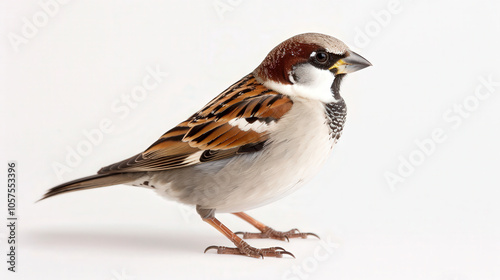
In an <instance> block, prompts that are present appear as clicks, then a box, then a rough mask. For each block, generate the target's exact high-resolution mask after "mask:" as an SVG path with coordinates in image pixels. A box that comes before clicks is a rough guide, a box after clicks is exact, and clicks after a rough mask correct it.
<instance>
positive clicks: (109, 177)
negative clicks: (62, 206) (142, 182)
mask: <svg viewBox="0 0 500 280" xmlns="http://www.w3.org/2000/svg"><path fill="white" fill-rule="evenodd" d="M143 175H144V173H142V172H137V173H115V174H97V175H92V176H87V177H83V178H80V179H76V180H73V181H70V182H66V183H64V184H60V185H58V186H55V187H53V188H51V189H50V190H48V191H47V193H46V194H45V195H44V196H43V197H42V198H41V199H40V200H44V199H46V198H49V197H51V196H55V195H58V194H62V193H67V192H73V191H80V190H89V189H94V188H101V187H108V186H113V185H119V184H126V183H130V182H133V181H135V180H137V179H139V178H140V177H142V176H143ZM40 200H39V201H40Z"/></svg>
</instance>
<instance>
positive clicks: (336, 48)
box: [254, 33, 371, 103]
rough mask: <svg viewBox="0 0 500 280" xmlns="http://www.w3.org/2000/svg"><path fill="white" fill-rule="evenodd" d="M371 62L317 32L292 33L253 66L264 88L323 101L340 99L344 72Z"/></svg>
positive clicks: (352, 70) (365, 65)
mask: <svg viewBox="0 0 500 280" xmlns="http://www.w3.org/2000/svg"><path fill="white" fill-rule="evenodd" d="M368 66H371V63H370V62H368V60H366V59H365V58H363V57H362V56H360V55H358V54H357V53H355V52H353V51H351V50H350V49H349V48H348V47H347V46H346V44H344V43H343V42H342V41H340V40H338V39H336V38H334V37H331V36H328V35H324V34H319V33H305V34H300V35H296V36H294V37H292V38H290V39H288V40H286V41H284V42H282V43H281V44H279V45H278V46H276V47H275V48H274V49H273V50H271V52H270V53H269V54H268V55H267V57H266V58H265V59H264V61H262V63H261V64H260V65H259V67H257V69H255V71H254V75H255V76H256V77H257V78H258V79H260V81H261V82H262V83H263V84H264V85H265V86H266V87H268V88H270V89H272V90H275V91H278V92H280V93H283V94H287V95H289V96H292V97H302V98H308V99H316V100H320V101H322V102H325V103H330V102H335V101H338V100H340V94H339V86H340V82H341V80H342V78H343V77H344V76H345V74H348V73H352V72H355V71H358V70H361V69H363V68H365V67H368Z"/></svg>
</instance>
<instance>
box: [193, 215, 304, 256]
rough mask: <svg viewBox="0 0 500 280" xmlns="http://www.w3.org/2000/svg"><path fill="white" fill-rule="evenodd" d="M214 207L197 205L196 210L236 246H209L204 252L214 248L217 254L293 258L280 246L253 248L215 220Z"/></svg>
mask: <svg viewBox="0 0 500 280" xmlns="http://www.w3.org/2000/svg"><path fill="white" fill-rule="evenodd" d="M214 210H215V209H201V208H200V207H199V206H197V207H196V211H197V212H198V213H199V214H200V216H201V218H202V219H203V221H205V222H207V223H209V224H210V225H212V226H213V227H214V228H216V229H217V230H218V231H220V232H221V233H222V234H224V235H225V236H226V237H227V238H228V239H229V240H231V242H233V243H234V245H236V248H230V247H224V246H209V247H207V248H206V249H205V253H206V252H207V251H208V250H210V249H216V250H217V254H230V255H244V256H249V257H253V258H264V257H276V258H281V257H283V255H290V256H292V257H294V258H295V256H294V255H293V254H292V253H290V252H288V251H286V250H285V249H283V248H281V247H270V248H262V249H259V248H254V247H252V246H250V245H248V243H246V242H245V241H243V239H241V238H240V237H238V236H237V235H236V234H234V233H233V232H232V231H231V230H230V229H229V228H227V227H226V226H225V225H224V224H222V223H221V222H220V221H219V220H217V219H216V218H215V216H214V212H215V211H214Z"/></svg>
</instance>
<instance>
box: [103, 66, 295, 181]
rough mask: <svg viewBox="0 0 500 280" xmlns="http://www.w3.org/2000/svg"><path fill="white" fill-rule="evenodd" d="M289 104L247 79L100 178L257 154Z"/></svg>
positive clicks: (110, 166) (240, 81) (107, 167)
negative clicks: (110, 174) (252, 153)
mask: <svg viewBox="0 0 500 280" xmlns="http://www.w3.org/2000/svg"><path fill="white" fill-rule="evenodd" d="M292 104H293V102H292V100H291V99H290V98H288V97H287V96H285V95H282V94H279V93H277V92H275V91H272V90H270V89H268V88H266V87H265V86H263V85H262V84H261V83H259V82H258V81H257V80H256V79H255V77H254V76H253V75H252V74H249V75H247V76H245V77H244V78H243V79H241V80H239V81H238V82H236V83H235V84H233V85H232V86H230V87H229V88H228V89H226V90H225V91H224V92H222V93H221V94H220V95H219V96H217V97H216V98H214V99H213V100H212V101H210V102H209V103H208V104H207V105H205V107H203V108H202V109H201V110H200V111H198V112H197V113H196V114H194V115H193V116H191V117H190V118H189V119H187V120H186V121H184V122H182V123H180V124H179V125H177V126H176V127H174V128H172V129H171V130H169V131H167V132H166V133H165V134H163V135H162V137H160V139H158V141H156V142H155V143H153V145H151V146H150V147H149V148H148V149H147V150H146V151H144V152H142V153H140V154H138V155H135V156H133V157H131V158H129V159H126V160H123V161H120V162H117V163H115V164H112V165H109V166H106V167H103V168H101V170H99V172H98V173H99V174H109V173H122V172H142V171H161V170H168V169H173V168H179V167H185V166H190V165H195V164H199V163H202V162H207V161H213V160H219V159H224V158H229V157H232V156H235V155H237V154H241V153H249V152H255V151H258V150H260V149H262V147H263V145H264V143H265V141H267V140H268V137H269V131H270V130H271V129H272V127H273V125H275V124H276V123H277V122H278V121H279V120H280V118H281V117H282V116H283V115H284V114H285V113H286V112H288V111H289V110H290V108H291V107H292Z"/></svg>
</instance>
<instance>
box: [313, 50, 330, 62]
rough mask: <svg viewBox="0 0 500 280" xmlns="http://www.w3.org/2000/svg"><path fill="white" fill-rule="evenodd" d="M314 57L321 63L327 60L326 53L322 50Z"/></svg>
mask: <svg viewBox="0 0 500 280" xmlns="http://www.w3.org/2000/svg"><path fill="white" fill-rule="evenodd" d="M314 57H315V58H316V61H318V62H319V63H321V64H323V63H326V62H327V61H328V54H327V53H326V52H323V51H320V52H317V53H316V55H315V56H314Z"/></svg>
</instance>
